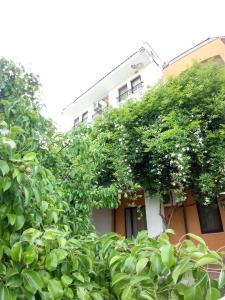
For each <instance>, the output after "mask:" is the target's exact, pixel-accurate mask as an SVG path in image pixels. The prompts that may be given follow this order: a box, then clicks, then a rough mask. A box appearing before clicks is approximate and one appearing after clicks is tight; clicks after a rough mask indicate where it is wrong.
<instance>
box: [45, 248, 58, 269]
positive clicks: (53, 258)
mask: <svg viewBox="0 0 225 300" xmlns="http://www.w3.org/2000/svg"><path fill="white" fill-rule="evenodd" d="M57 265H58V259H57V255H56V253H55V252H54V251H52V252H50V253H49V254H48V255H47V256H46V259H45V267H46V269H47V270H48V271H54V270H56V268H57Z"/></svg>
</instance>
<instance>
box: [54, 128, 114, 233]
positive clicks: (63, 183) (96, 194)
mask: <svg viewBox="0 0 225 300" xmlns="http://www.w3.org/2000/svg"><path fill="white" fill-rule="evenodd" d="M88 130H89V129H88V128H85V127H83V128H82V127H81V128H79V130H78V131H72V132H70V133H68V134H66V135H59V136H58V137H57V141H56V142H55V144H54V146H53V147H52V159H51V162H50V161H49V164H50V165H49V166H50V168H51V169H52V170H54V174H55V176H56V178H57V184H58V186H59V189H60V191H61V195H62V198H63V199H66V200H65V205H64V214H63V215H62V218H63V223H65V222H66V223H67V225H69V226H70V228H71V230H72V231H73V232H74V233H78V232H79V233H80V234H81V233H82V232H84V233H87V232H88V231H90V230H93V229H92V225H91V214H92V210H93V208H99V207H108V208H110V207H115V206H117V205H118V203H119V201H118V188H117V187H116V186H115V185H110V186H102V185H99V184H98V182H97V177H98V174H97V173H98V172H97V170H96V169H97V167H98V165H99V162H100V161H101V150H100V149H99V148H98V146H99V144H97V143H95V142H93V141H91V139H90V137H89V135H88Z"/></svg>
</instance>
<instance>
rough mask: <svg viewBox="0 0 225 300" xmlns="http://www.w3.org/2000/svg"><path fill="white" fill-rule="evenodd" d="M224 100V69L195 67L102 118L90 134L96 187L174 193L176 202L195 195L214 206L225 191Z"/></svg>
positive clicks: (216, 66)
mask: <svg viewBox="0 0 225 300" xmlns="http://www.w3.org/2000/svg"><path fill="white" fill-rule="evenodd" d="M224 95H225V68H224V67H223V66H219V65H215V64H207V65H198V64H197V65H194V66H193V67H192V68H190V69H188V70H187V71H186V72H184V73H182V74H181V75H180V76H178V77H176V78H171V79H169V80H168V81H165V82H162V83H161V84H160V85H158V86H157V87H155V88H154V89H152V90H150V91H149V92H147V93H146V95H145V96H144V97H143V99H141V100H140V101H137V102H135V103H134V102H133V101H130V102H128V103H127V104H125V105H123V106H122V107H120V108H118V109H111V110H108V111H107V112H105V113H104V114H102V115H101V116H99V118H98V119H97V121H96V123H95V124H94V126H93V128H92V129H91V130H90V137H91V139H92V140H93V142H94V143H96V141H98V142H99V143H100V145H99V146H98V147H99V149H101V158H102V160H101V163H100V164H99V167H98V168H97V170H98V171H99V170H100V171H99V178H98V181H99V182H108V184H109V183H110V182H118V183H120V186H121V187H122V188H123V187H125V186H126V184H128V186H132V183H133V184H139V185H141V186H143V187H145V188H146V189H148V190H149V191H150V193H160V194H161V195H162V196H163V195H164V194H166V193H167V192H168V191H169V190H172V191H174V193H175V194H176V196H177V200H178V201H179V200H180V201H183V200H184V198H185V191H187V190H189V189H191V190H192V191H193V193H194V195H195V198H196V199H197V200H198V201H199V202H201V203H203V204H210V203H215V202H216V201H217V199H218V197H219V195H220V193H221V192H224V187H225V172H224V171H225V168H224V167H225V155H224V154H225V153H224V149H225V138H224V137H225V127H224V125H225V100H224V99H225V97H224ZM122 182H123V183H124V185H123V184H121V183H122Z"/></svg>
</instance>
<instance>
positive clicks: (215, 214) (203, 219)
mask: <svg viewBox="0 0 225 300" xmlns="http://www.w3.org/2000/svg"><path fill="white" fill-rule="evenodd" d="M198 215H199V221H200V226H201V231H202V233H213V232H222V231H223V225H222V221H221V216H220V210H219V208H218V207H214V206H202V205H198Z"/></svg>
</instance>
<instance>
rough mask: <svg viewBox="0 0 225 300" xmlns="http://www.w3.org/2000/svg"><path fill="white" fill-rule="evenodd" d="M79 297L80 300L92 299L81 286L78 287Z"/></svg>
mask: <svg viewBox="0 0 225 300" xmlns="http://www.w3.org/2000/svg"><path fill="white" fill-rule="evenodd" d="M77 297H78V298H79V299H80V300H89V299H91V297H90V295H89V293H88V291H87V290H86V289H85V288H83V287H81V286H78V287H77Z"/></svg>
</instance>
